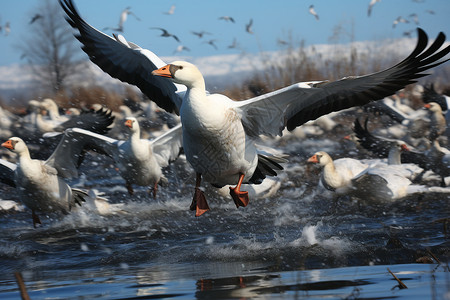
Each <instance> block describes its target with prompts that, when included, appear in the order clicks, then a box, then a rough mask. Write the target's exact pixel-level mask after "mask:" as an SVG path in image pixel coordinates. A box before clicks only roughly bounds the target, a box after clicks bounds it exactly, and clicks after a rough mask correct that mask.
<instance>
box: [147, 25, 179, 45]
mask: <svg viewBox="0 0 450 300" xmlns="http://www.w3.org/2000/svg"><path fill="white" fill-rule="evenodd" d="M150 29H158V30H161V31H162V33H161V35H160V36H163V37H173V38H174V39H175V40H176V41H177V42H178V43H179V42H180V39H179V38H178V37H177V36H176V35H174V34H171V33H169V32H168V31H167V30H166V29H164V28H159V27H151V28H150Z"/></svg>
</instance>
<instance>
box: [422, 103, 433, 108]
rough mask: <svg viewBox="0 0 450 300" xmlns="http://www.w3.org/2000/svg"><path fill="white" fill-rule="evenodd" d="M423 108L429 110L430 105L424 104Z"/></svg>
mask: <svg viewBox="0 0 450 300" xmlns="http://www.w3.org/2000/svg"><path fill="white" fill-rule="evenodd" d="M423 107H425V108H428V109H429V108H430V107H431V105H430V103H427V104H425V105H424V106H423Z"/></svg>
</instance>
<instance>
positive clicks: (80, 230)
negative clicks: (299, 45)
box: [0, 138, 450, 299]
mask: <svg viewBox="0 0 450 300" xmlns="http://www.w3.org/2000/svg"><path fill="white" fill-rule="evenodd" d="M270 144H272V145H275V146H276V148H277V149H280V150H282V151H283V152H285V153H287V154H290V155H291V157H290V160H289V163H288V164H287V165H286V166H285V167H286V170H285V171H284V172H283V173H282V174H281V175H280V185H281V187H280V189H279V190H278V191H277V192H276V193H275V195H273V196H270V197H262V198H259V199H258V198H256V197H254V198H251V200H250V201H251V202H250V205H249V206H247V207H246V208H239V209H236V207H235V205H234V204H233V202H232V200H231V199H229V197H221V196H219V195H217V194H216V193H215V192H214V191H213V189H210V188H207V191H206V192H207V197H208V199H209V204H210V207H211V211H209V212H207V213H206V214H205V215H203V216H201V217H199V218H195V217H194V214H193V212H192V211H189V210H188V207H189V205H190V202H191V199H192V198H191V197H192V191H193V183H194V178H193V177H192V172H191V171H190V168H189V166H188V165H187V163H186V162H185V161H184V160H183V159H180V160H178V161H177V162H176V163H174V164H172V165H171V167H170V169H169V170H168V172H169V174H168V177H169V178H170V186H169V187H161V188H160V190H159V191H158V196H157V199H156V200H154V199H153V198H152V197H150V196H149V194H148V193H147V190H146V188H143V187H135V191H136V193H135V195H133V196H129V195H128V194H127V192H126V189H125V187H124V185H123V181H122V179H121V178H120V177H119V176H118V174H117V172H116V171H115V170H114V167H113V165H112V163H111V161H110V160H108V159H106V158H104V157H101V156H98V155H95V154H94V155H90V156H89V157H87V159H86V160H85V162H84V163H83V165H82V169H81V170H82V171H81V172H82V173H84V175H82V176H81V178H80V179H79V180H77V181H74V182H72V184H73V185H75V186H78V187H80V188H89V189H95V190H97V191H98V192H104V193H105V196H106V197H108V198H109V199H110V202H111V203H113V204H121V205H122V207H121V210H120V212H118V213H116V214H114V215H107V216H100V215H98V214H97V213H96V212H94V211H91V210H86V209H84V210H80V211H77V212H73V213H71V214H70V215H66V216H59V215H48V216H45V215H41V216H40V217H41V220H42V221H43V226H41V227H39V228H37V229H34V228H33V226H32V222H31V217H30V212H29V211H27V210H25V211H24V212H17V213H11V214H3V215H0V228H1V239H0V270H1V273H0V298H1V299H18V298H19V297H20V296H19V290H18V285H17V283H16V281H15V278H14V273H15V272H21V274H22V275H23V278H24V281H25V285H26V286H27V289H28V292H29V294H30V296H31V298H32V299H67V298H76V299H92V298H95V299H148V298H152V299H158V298H172V297H173V298H175V297H176V298H179V299H192V298H200V299H230V298H261V299H271V298H286V299H297V298H332V299H333V298H337V299H342V298H347V299H354V298H382V297H384V298H404V299H426V298H436V299H444V297H447V299H448V298H449V297H450V294H449V293H450V280H449V277H450V274H449V270H448V265H447V264H446V262H447V261H448V253H449V251H448V249H449V248H448V246H449V240H448V233H447V232H446V230H445V227H444V226H443V224H442V223H439V222H438V221H439V220H440V219H444V218H448V216H449V213H450V208H449V205H448V203H449V202H448V201H449V197H448V196H447V195H446V194H436V193H434V194H425V195H419V196H418V195H414V196H410V197H408V198H406V199H402V200H398V201H395V202H383V203H380V202H377V203H374V202H369V201H365V199H355V198H350V197H347V196H342V197H330V195H328V194H327V193H322V192H318V190H317V182H318V173H317V170H315V168H311V167H309V166H306V165H305V161H306V159H307V157H309V156H310V155H312V154H313V153H314V152H315V151H318V150H326V151H329V152H330V153H332V154H334V155H335V156H336V157H338V156H340V155H345V154H347V153H349V151H355V149H351V150H348V149H345V150H343V147H342V142H341V141H334V140H333V139H332V138H328V139H317V138H314V139H309V140H306V141H298V140H296V139H294V140H292V139H291V140H289V139H287V138H286V139H284V140H279V141H276V142H273V141H271V142H270ZM1 191H2V194H1V197H2V198H3V199H12V200H18V199H16V198H15V193H14V189H11V188H9V187H6V186H4V185H3V186H1ZM432 256H435V257H436V258H438V259H439V260H440V261H441V264H437V262H436V261H435V260H433V259H432ZM424 257H425V258H427V259H428V260H429V261H430V262H432V264H417V263H416V261H417V260H418V259H420V258H422V260H423V258H424ZM387 268H390V269H391V270H392V271H393V272H394V273H396V274H397V276H398V277H399V278H400V279H401V280H402V281H403V282H404V283H405V284H406V285H407V286H408V289H399V288H398V287H396V286H397V285H398V283H397V282H396V281H395V280H394V279H393V277H392V276H391V275H390V274H389V273H388V271H387ZM445 295H446V296H445Z"/></svg>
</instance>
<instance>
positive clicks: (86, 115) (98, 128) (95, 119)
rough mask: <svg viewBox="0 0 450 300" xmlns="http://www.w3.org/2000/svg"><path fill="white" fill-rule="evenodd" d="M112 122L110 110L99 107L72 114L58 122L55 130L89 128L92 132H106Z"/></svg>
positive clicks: (112, 117)
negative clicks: (63, 120) (76, 114)
mask: <svg viewBox="0 0 450 300" xmlns="http://www.w3.org/2000/svg"><path fill="white" fill-rule="evenodd" d="M113 122H114V116H113V115H112V112H111V111H108V110H105V109H103V108H100V109H99V110H97V111H94V110H89V111H83V112H81V114H80V115H78V116H72V117H71V118H70V119H69V120H68V121H66V122H64V123H61V124H59V125H58V126H57V127H56V128H55V131H57V132H63V131H64V130H66V129H68V128H74V127H78V128H82V129H89V130H90V131H92V132H95V133H99V134H106V133H108V131H109V129H110V127H109V126H110V125H111V124H112V123H113Z"/></svg>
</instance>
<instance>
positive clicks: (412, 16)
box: [408, 14, 419, 25]
mask: <svg viewBox="0 0 450 300" xmlns="http://www.w3.org/2000/svg"><path fill="white" fill-rule="evenodd" d="M408 18H409V19H412V21H413V22H414V24H416V25H419V16H418V15H417V14H410V15H409V16H408Z"/></svg>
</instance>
